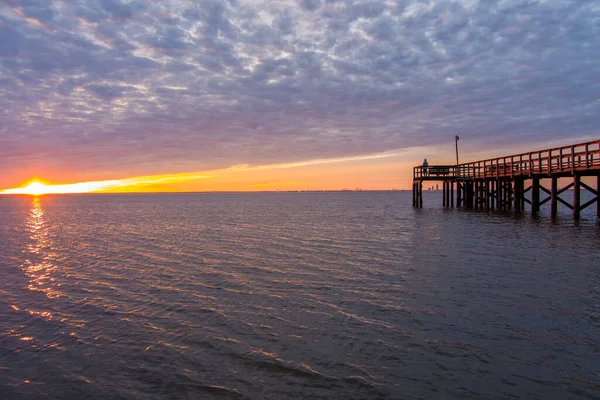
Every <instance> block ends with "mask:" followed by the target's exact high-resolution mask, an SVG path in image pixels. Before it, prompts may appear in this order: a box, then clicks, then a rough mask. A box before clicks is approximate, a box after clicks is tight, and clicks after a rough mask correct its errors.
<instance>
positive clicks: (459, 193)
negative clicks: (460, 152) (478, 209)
mask: <svg viewBox="0 0 600 400" xmlns="http://www.w3.org/2000/svg"><path fill="white" fill-rule="evenodd" d="M463 187H464V185H461V184H460V182H458V181H457V182H456V207H460V206H463V207H464V204H462V202H463V200H462V199H463V194H462V191H463ZM599 204H600V203H599Z"/></svg>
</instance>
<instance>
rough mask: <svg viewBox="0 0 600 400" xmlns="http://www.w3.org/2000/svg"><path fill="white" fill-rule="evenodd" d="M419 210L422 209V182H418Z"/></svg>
mask: <svg viewBox="0 0 600 400" xmlns="http://www.w3.org/2000/svg"><path fill="white" fill-rule="evenodd" d="M419 208H423V181H419Z"/></svg>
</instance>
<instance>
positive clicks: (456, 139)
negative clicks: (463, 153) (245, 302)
mask: <svg viewBox="0 0 600 400" xmlns="http://www.w3.org/2000/svg"><path fill="white" fill-rule="evenodd" d="M454 138H455V139H454V142H455V143H456V165H458V139H459V137H458V135H454Z"/></svg>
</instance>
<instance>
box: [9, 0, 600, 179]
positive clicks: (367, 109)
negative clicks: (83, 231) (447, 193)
mask: <svg viewBox="0 0 600 400" xmlns="http://www.w3.org/2000/svg"><path fill="white" fill-rule="evenodd" d="M0 38H1V40H0V96H1V97H0V101H1V105H2V107H0V123H1V129H2V130H1V132H0V160H2V161H0V167H3V168H17V166H18V165H22V164H23V163H27V162H37V163H42V164H43V163H44V162H45V160H54V161H53V162H54V163H56V162H68V163H70V164H71V165H77V166H78V168H80V169H82V170H86V169H89V170H97V169H105V170H110V171H112V172H114V173H118V174H126V173H127V171H129V169H131V168H134V167H135V168H146V171H147V172H148V173H167V172H182V171H186V170H200V169H215V168H225V167H229V166H232V165H239V164H248V165H260V164H275V163H293V162H301V161H304V160H315V159H328V158H333V159H334V158H339V157H355V156H361V155H365V154H376V153H383V152H389V151H394V150H398V149H402V148H408V147H412V146H426V145H429V144H434V143H438V142H439V141H440V140H451V139H448V138H453V137H454V136H453V135H454V133H461V134H462V135H466V136H469V137H470V138H471V140H472V141H474V142H477V141H479V142H481V143H484V142H486V141H490V140H492V139H493V140H494V141H496V142H497V143H511V142H513V143H514V142H520V143H525V144H526V143H529V142H531V143H532V144H533V143H537V142H540V141H541V140H548V139H556V138H562V137H565V136H566V137H572V138H573V139H575V138H584V137H591V136H595V135H596V136H597V127H598V126H600V117H599V115H600V107H599V105H600V103H599V102H598V99H599V98H600V74H599V70H598V66H599V65H600V52H599V51H598V49H600V4H599V3H598V2H597V1H585V0H560V1H559V0H547V1H533V0H511V1H491V0H490V1H487V0H486V1H477V0H462V1H416V0H415V1H412V0H397V1H392V0H389V1H373V0H367V1H362V0H360V1H359V0H356V1H354V0H297V1H292V0H277V1H267V0H264V1H260V0H229V1H217V0H203V1H183V0H177V1H176V0H173V1H160V2H148V1H141V0H132V1H120V0H72V1H69V2H65V1H50V0H20V1H16V0H13V1H11V0H8V1H4V2H2V3H1V4H0Z"/></svg>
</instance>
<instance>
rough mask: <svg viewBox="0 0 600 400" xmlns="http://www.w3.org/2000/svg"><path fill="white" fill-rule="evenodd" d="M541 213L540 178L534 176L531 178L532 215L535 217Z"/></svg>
mask: <svg viewBox="0 0 600 400" xmlns="http://www.w3.org/2000/svg"><path fill="white" fill-rule="evenodd" d="M539 211H540V178H539V177H537V176H534V177H532V178H531V214H532V215H535V214H537V213H538V212H539Z"/></svg>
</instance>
